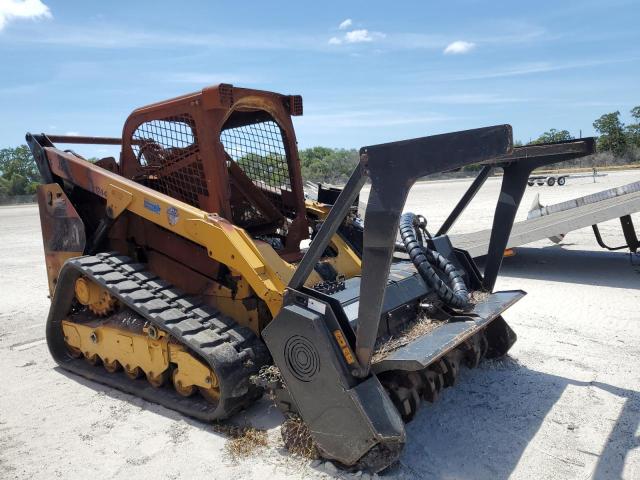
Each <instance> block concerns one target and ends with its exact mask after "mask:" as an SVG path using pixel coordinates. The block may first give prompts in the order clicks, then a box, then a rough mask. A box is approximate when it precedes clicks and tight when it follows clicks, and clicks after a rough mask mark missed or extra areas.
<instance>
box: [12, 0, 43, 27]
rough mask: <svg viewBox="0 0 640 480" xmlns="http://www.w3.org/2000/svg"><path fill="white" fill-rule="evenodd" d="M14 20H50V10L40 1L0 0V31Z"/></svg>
mask: <svg viewBox="0 0 640 480" xmlns="http://www.w3.org/2000/svg"><path fill="white" fill-rule="evenodd" d="M14 18H32V19H37V18H51V10H49V7H47V6H46V5H45V4H44V3H42V2H41V0H23V1H20V0H0V30H2V29H3V28H4V27H5V26H6V24H7V22H9V20H13V19H14Z"/></svg>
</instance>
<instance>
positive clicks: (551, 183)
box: [547, 177, 556, 187]
mask: <svg viewBox="0 0 640 480" xmlns="http://www.w3.org/2000/svg"><path fill="white" fill-rule="evenodd" d="M555 184H556V177H549V178H547V185H549V186H550V187H553V186H554V185H555Z"/></svg>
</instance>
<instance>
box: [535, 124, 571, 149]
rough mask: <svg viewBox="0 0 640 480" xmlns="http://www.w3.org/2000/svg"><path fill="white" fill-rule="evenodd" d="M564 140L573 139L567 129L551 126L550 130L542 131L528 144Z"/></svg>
mask: <svg viewBox="0 0 640 480" xmlns="http://www.w3.org/2000/svg"><path fill="white" fill-rule="evenodd" d="M565 140H573V136H572V135H571V134H570V133H569V131H568V130H556V129H555V128H552V129H551V130H549V131H547V132H544V133H543V134H542V135H540V136H539V137H538V138H536V139H535V140H534V141H532V142H531V143H530V144H531V145H535V144H538V143H551V142H563V141H565Z"/></svg>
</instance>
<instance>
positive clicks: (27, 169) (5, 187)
mask: <svg viewBox="0 0 640 480" xmlns="http://www.w3.org/2000/svg"><path fill="white" fill-rule="evenodd" d="M0 178H2V182H0V196H8V195H25V194H32V193H35V189H36V186H37V185H38V183H39V182H40V172H38V168H37V167H36V164H35V162H34V160H33V156H32V155H31V151H30V150H29V148H28V147H27V146H26V145H20V146H19V147H16V148H3V149H2V150H0Z"/></svg>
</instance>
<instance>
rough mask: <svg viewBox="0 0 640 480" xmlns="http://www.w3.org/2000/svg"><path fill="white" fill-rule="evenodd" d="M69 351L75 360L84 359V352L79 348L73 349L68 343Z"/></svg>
mask: <svg viewBox="0 0 640 480" xmlns="http://www.w3.org/2000/svg"><path fill="white" fill-rule="evenodd" d="M67 351H68V352H69V355H71V356H72V357H73V358H81V357H82V350H80V349H79V348H76V347H72V346H71V345H69V344H68V343H67Z"/></svg>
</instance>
